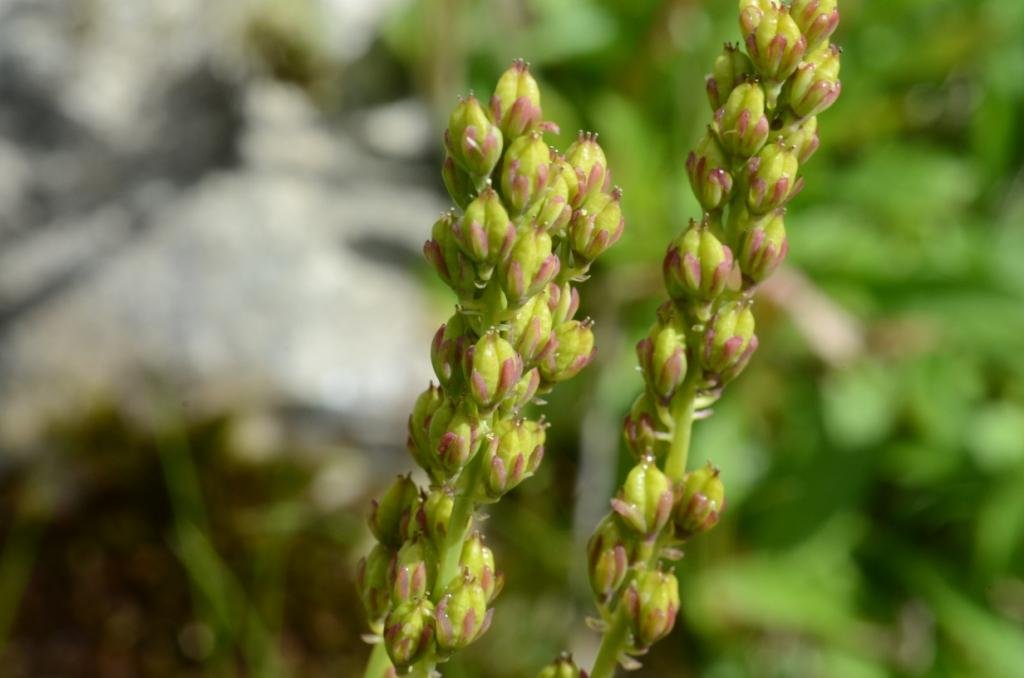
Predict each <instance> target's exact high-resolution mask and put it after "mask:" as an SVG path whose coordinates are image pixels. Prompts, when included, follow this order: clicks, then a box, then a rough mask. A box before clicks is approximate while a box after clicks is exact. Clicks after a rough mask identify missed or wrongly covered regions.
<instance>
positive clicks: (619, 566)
mask: <svg viewBox="0 0 1024 678" xmlns="http://www.w3.org/2000/svg"><path fill="white" fill-rule="evenodd" d="M635 554H636V538H635V537H634V535H633V534H631V533H630V532H629V531H628V530H625V529H623V527H622V524H621V523H620V522H619V519H618V518H617V517H616V516H615V515H607V516H605V517H604V519H603V520H601V523H600V525H598V526H597V529H596V530H595V531H594V534H593V536H591V537H590V541H589V542H587V565H588V568H587V571H588V573H589V574H590V588H591V589H592V590H593V591H594V596H595V597H596V598H597V602H598V605H605V604H607V603H608V602H609V601H610V600H611V599H612V598H613V597H614V596H615V594H616V593H618V592H619V588H620V587H621V586H622V583H623V582H624V581H625V580H626V575H627V574H628V573H629V566H630V564H631V563H632V561H633V558H634V556H635Z"/></svg>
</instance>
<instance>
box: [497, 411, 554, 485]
mask: <svg viewBox="0 0 1024 678" xmlns="http://www.w3.org/2000/svg"><path fill="white" fill-rule="evenodd" d="M544 437H545V436H544V426H543V425H541V424H540V423H538V422H536V421H531V420H529V419H516V420H508V419H503V420H501V421H499V422H498V423H497V424H495V427H494V437H493V440H492V443H491V445H490V446H488V447H487V448H486V453H487V458H485V459H484V464H485V474H486V475H485V476H484V482H485V484H486V488H487V494H488V496H489V497H490V498H492V499H497V498H499V497H501V495H503V494H505V493H506V492H508V491H509V490H511V489H512V488H514V487H515V486H516V485H518V484H519V483H521V482H522V481H523V480H525V479H526V478H529V477H530V476H532V475H533V473H534V471H536V470H537V467H538V466H539V465H540V462H541V459H543V458H544Z"/></svg>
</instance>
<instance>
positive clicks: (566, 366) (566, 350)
mask: <svg viewBox="0 0 1024 678" xmlns="http://www.w3.org/2000/svg"><path fill="white" fill-rule="evenodd" d="M592 326H593V323H592V322H591V321H590V320H584V321H583V322H580V321H578V320H570V321H569V322H565V323H562V324H561V325H559V326H558V327H556V328H555V331H554V332H553V333H552V335H551V338H550V339H548V343H547V346H545V347H544V353H543V354H542V355H541V358H540V364H539V367H540V374H541V377H543V378H544V380H545V381H547V382H550V383H555V382H559V381H565V380H566V379H572V378H573V377H575V376H576V375H577V374H579V373H580V370H582V369H583V368H584V367H586V366H587V365H588V364H589V363H590V361H591V360H593V358H594V352H595V348H594V332H593V330H592V329H591V327H592Z"/></svg>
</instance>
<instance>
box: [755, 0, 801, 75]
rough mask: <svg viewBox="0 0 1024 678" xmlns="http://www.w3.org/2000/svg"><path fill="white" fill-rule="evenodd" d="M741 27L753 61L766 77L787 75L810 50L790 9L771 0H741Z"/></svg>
mask: <svg viewBox="0 0 1024 678" xmlns="http://www.w3.org/2000/svg"><path fill="white" fill-rule="evenodd" d="M740 30H741V31H742V34H743V39H744V42H745V43H746V45H747V52H748V53H749V54H750V60H751V61H752V62H753V64H754V67H755V68H757V71H758V73H760V74H761V76H762V77H763V78H765V79H766V80H770V81H773V82H782V81H783V80H785V79H786V78H788V77H789V76H790V74H792V73H793V71H794V70H796V66H797V64H798V63H800V58H801V57H803V55H804V52H805V51H806V50H807V40H806V38H804V36H803V34H802V33H801V32H800V28H799V27H798V26H797V25H796V22H795V21H793V18H792V17H791V16H790V15H789V11H788V8H787V7H785V6H784V5H781V4H779V3H775V2H771V1H770V0H740Z"/></svg>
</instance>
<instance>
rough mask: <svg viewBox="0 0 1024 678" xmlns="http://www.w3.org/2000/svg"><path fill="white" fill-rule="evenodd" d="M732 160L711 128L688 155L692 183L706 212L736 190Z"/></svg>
mask: <svg viewBox="0 0 1024 678" xmlns="http://www.w3.org/2000/svg"><path fill="white" fill-rule="evenodd" d="M728 167H729V160H728V158H726V157H725V153H724V152H723V151H722V147H721V146H720V145H719V144H718V140H717V139H715V136H714V134H712V132H711V130H710V129H709V130H708V132H707V134H705V135H704V137H703V138H702V139H701V140H700V143H698V144H697V148H695V149H693V150H692V151H690V155H688V156H687V158H686V174H687V176H689V177H690V187H691V188H692V189H693V194H694V195H695V196H697V200H698V201H699V202H700V205H701V207H703V208H704V211H705V212H712V211H714V210H716V209H718V208H719V207H720V206H721V205H722V203H723V202H725V200H726V199H727V198H728V197H729V192H730V191H732V175H731V174H729V170H728Z"/></svg>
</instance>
